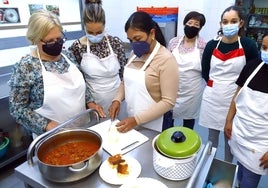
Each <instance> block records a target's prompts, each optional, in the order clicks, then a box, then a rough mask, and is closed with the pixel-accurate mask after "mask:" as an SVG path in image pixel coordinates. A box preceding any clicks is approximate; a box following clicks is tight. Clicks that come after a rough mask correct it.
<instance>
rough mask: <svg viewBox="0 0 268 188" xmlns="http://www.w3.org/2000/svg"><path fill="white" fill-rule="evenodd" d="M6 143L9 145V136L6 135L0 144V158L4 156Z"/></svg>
mask: <svg viewBox="0 0 268 188" xmlns="http://www.w3.org/2000/svg"><path fill="white" fill-rule="evenodd" d="M8 145H9V138H8V137H4V141H3V143H2V144H1V146H0V159H1V158H2V157H4V156H5V154H6V153H7V148H8Z"/></svg>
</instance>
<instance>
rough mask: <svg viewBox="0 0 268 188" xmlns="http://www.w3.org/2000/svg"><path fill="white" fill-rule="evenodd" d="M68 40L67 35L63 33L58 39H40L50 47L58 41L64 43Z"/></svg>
mask: <svg viewBox="0 0 268 188" xmlns="http://www.w3.org/2000/svg"><path fill="white" fill-rule="evenodd" d="M66 40H67V38H66V37H65V35H63V37H62V38H59V39H56V41H49V42H45V41H43V40H42V39H41V40H40V41H41V42H43V43H44V45H46V46H48V47H52V46H54V45H55V44H57V43H58V44H63V43H65V42H66Z"/></svg>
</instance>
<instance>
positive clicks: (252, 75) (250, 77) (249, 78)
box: [244, 62, 264, 86]
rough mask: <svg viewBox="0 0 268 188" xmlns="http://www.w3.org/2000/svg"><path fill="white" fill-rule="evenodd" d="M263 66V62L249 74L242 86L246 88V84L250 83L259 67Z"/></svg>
mask: <svg viewBox="0 0 268 188" xmlns="http://www.w3.org/2000/svg"><path fill="white" fill-rule="evenodd" d="M263 65H264V62H262V63H260V64H259V65H258V67H257V68H256V69H255V70H254V71H253V72H252V73H251V75H250V76H249V77H248V79H247V80H246V82H245V84H244V86H247V85H248V83H249V82H250V81H251V79H252V78H253V77H254V76H255V75H256V74H257V72H258V71H259V70H260V69H261V67H262V66H263Z"/></svg>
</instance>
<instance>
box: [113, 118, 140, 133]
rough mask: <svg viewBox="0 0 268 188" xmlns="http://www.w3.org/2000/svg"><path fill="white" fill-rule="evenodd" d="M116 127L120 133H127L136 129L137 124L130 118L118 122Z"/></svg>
mask: <svg viewBox="0 0 268 188" xmlns="http://www.w3.org/2000/svg"><path fill="white" fill-rule="evenodd" d="M115 126H116V127H117V130H118V131H119V132H123V133H125V132H128V131H130V130H132V129H133V128H134V127H136V126H137V122H136V120H135V118H134V117H128V118H125V119H123V120H121V121H120V122H118V123H117V124H116V125H115Z"/></svg>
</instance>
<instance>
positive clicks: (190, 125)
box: [183, 119, 195, 129]
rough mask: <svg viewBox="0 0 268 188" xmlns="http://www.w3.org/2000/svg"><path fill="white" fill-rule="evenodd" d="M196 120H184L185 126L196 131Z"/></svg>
mask: <svg viewBox="0 0 268 188" xmlns="http://www.w3.org/2000/svg"><path fill="white" fill-rule="evenodd" d="M194 123H195V119H184V120H183V126H184V127H188V128H190V129H194Z"/></svg>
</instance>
